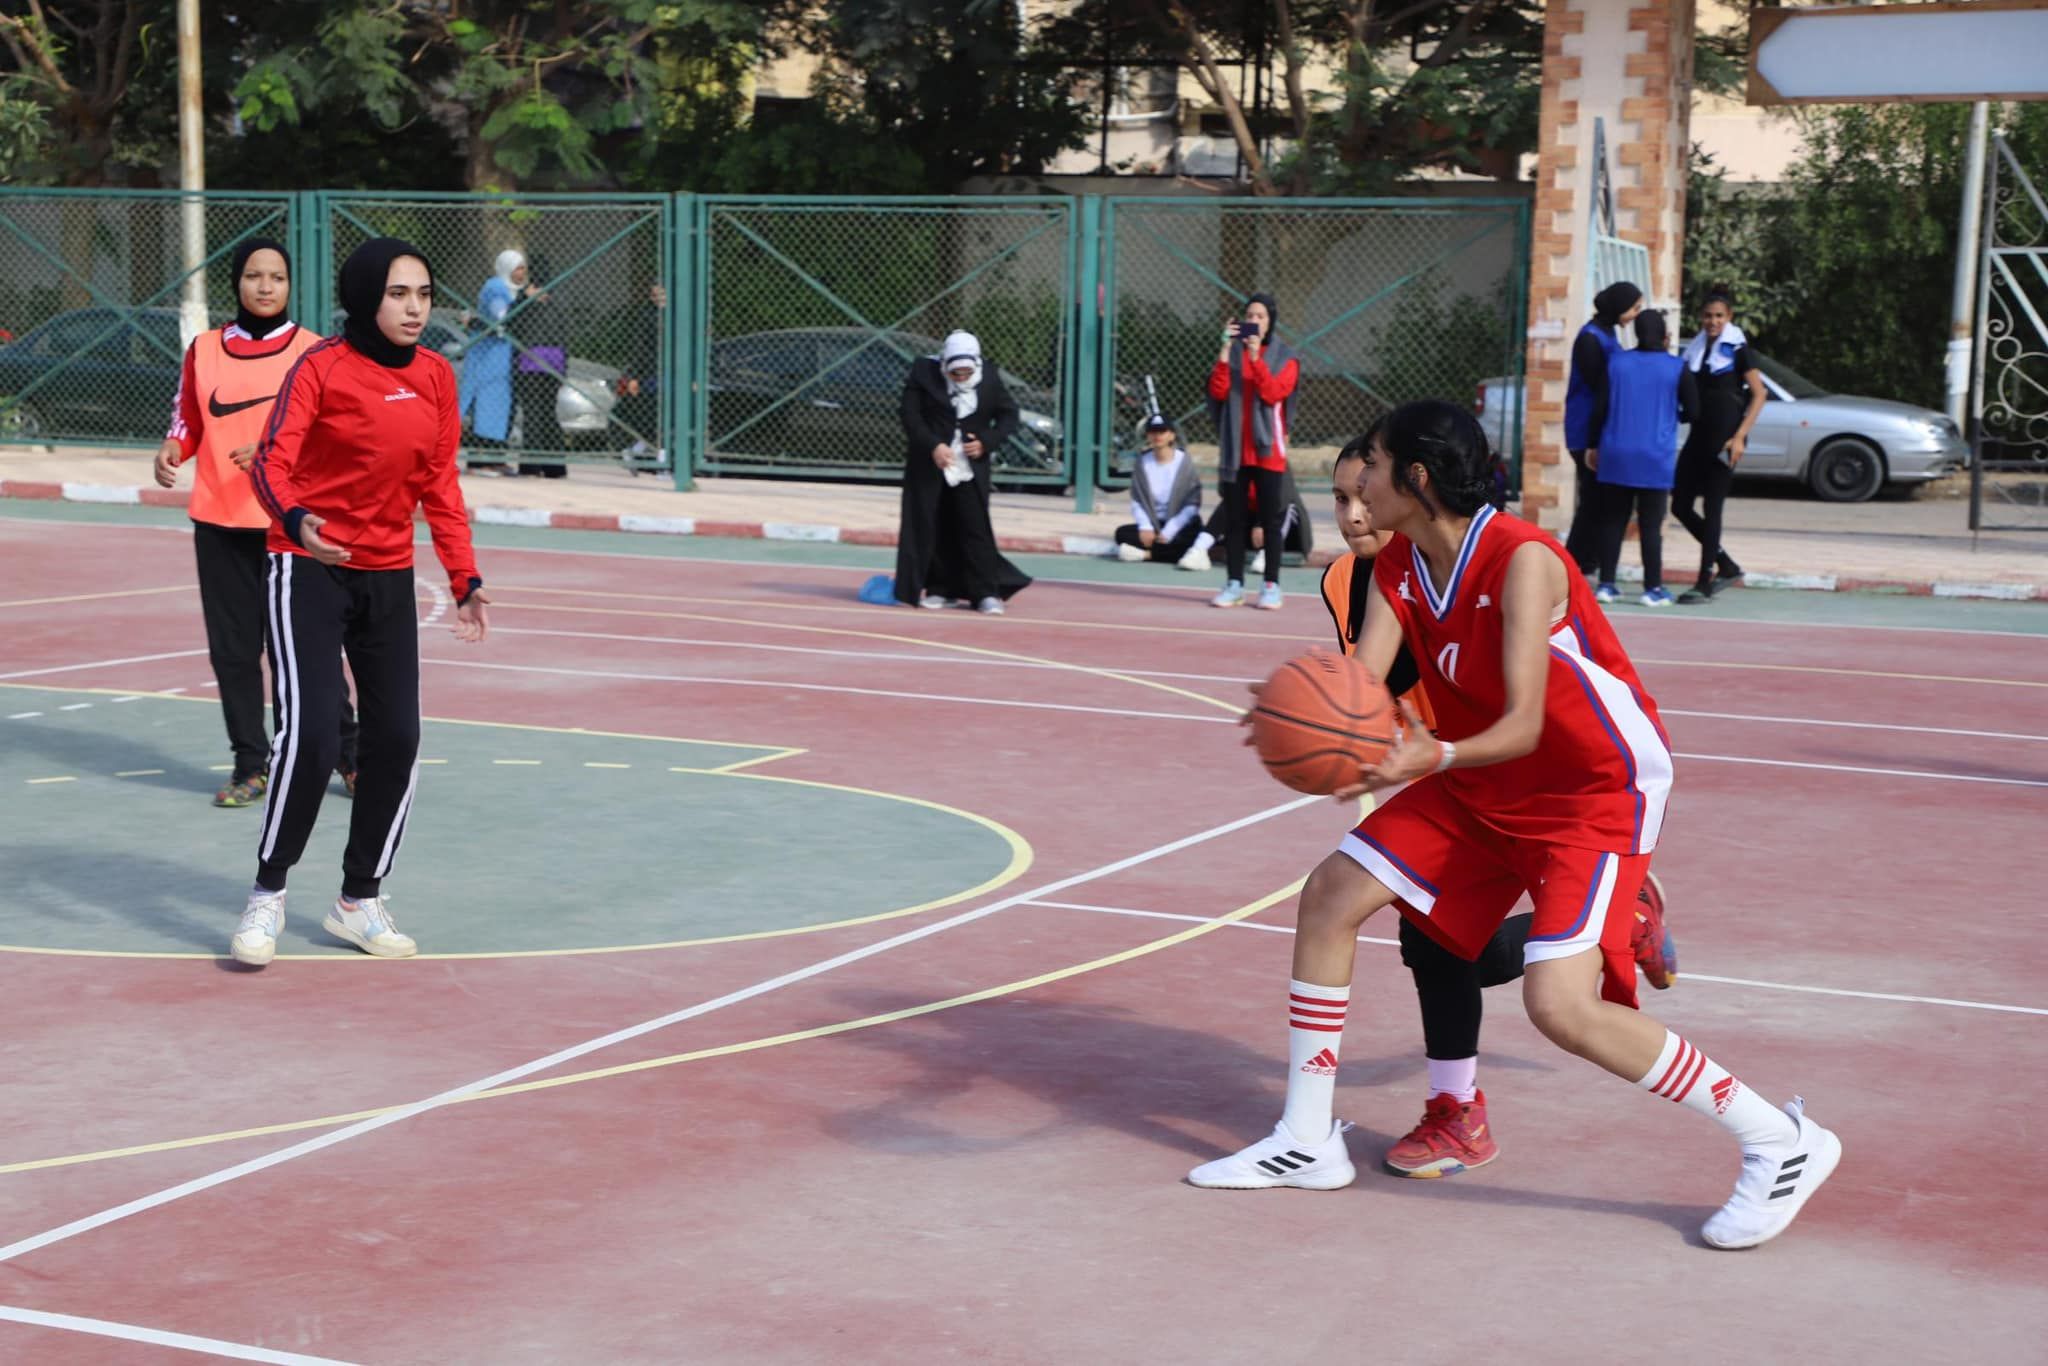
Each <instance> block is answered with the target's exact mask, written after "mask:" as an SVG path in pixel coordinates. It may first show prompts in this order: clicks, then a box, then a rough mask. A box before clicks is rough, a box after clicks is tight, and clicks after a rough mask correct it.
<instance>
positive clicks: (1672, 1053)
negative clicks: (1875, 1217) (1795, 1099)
mask: <svg viewBox="0 0 2048 1366" xmlns="http://www.w3.org/2000/svg"><path fill="white" fill-rule="evenodd" d="M1636 1085H1638V1086H1640V1087H1642V1088H1643V1089H1644V1090H1645V1091H1649V1092H1651V1093H1653V1094H1655V1095H1659V1096H1662V1097H1664V1099H1666V1100H1669V1101H1676V1102H1677V1103H1678V1104H1680V1105H1683V1106H1684V1107H1685V1108H1686V1109H1688V1110H1693V1111H1696V1112H1698V1113H1699V1114H1703V1115H1705V1116H1706V1117H1707V1118H1708V1119H1711V1120H1713V1121H1714V1122H1715V1123H1716V1124H1719V1125H1720V1126H1721V1127H1722V1128H1724V1129H1726V1130H1727V1131H1728V1132H1729V1133H1731V1134H1734V1135H1735V1137H1736V1138H1738V1139H1740V1140H1741V1141H1742V1146H1743V1147H1745V1148H1761V1147H1767V1146H1771V1145H1774V1144H1784V1143H1790V1142H1792V1141H1793V1140H1794V1139H1796V1138H1798V1137H1799V1130H1798V1126H1796V1125H1794V1124H1793V1123H1792V1121H1791V1120H1790V1119H1789V1118H1787V1117H1786V1115H1785V1112H1784V1111H1783V1110H1780V1109H1778V1108H1776V1107H1775V1106H1773V1105H1772V1104H1771V1103H1770V1102H1769V1101H1767V1100H1765V1099H1764V1098H1763V1097H1762V1096H1760V1095H1758V1094H1757V1093H1756V1092H1754V1091H1752V1090H1750V1089H1749V1088H1748V1087H1747V1086H1744V1085H1743V1084H1742V1083H1741V1082H1739V1081H1737V1080H1736V1079H1735V1074H1734V1073H1732V1072H1730V1071H1729V1070H1728V1069H1727V1068H1725V1067H1722V1066H1721V1065H1720V1064H1719V1063H1717V1062H1715V1061H1714V1060H1713V1059H1712V1058H1710V1057H1708V1056H1707V1055H1706V1054H1704V1053H1702V1052H1700V1050H1699V1049H1697V1048H1694V1047H1693V1046H1692V1045H1691V1044H1689V1043H1687V1042H1686V1041H1685V1040H1684V1039H1681V1038H1679V1037H1678V1035H1676V1034H1674V1033H1672V1032H1671V1031H1670V1030H1668V1029H1667V1030H1665V1031H1664V1050H1663V1051H1662V1052H1661V1053H1659V1054H1658V1055H1657V1061H1656V1062H1655V1063H1654V1064H1652V1065H1651V1067H1650V1070H1649V1071H1647V1072H1645V1073H1644V1074H1643V1079H1642V1080H1641V1081H1639V1082H1637V1083H1636Z"/></svg>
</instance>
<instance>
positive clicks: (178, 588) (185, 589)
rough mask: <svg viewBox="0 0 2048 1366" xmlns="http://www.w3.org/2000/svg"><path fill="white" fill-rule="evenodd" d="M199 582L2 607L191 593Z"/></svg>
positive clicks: (16, 601) (27, 601) (26, 601)
mask: <svg viewBox="0 0 2048 1366" xmlns="http://www.w3.org/2000/svg"><path fill="white" fill-rule="evenodd" d="M197 587H198V585H197V584H190V583H178V584H172V585H170V586H168V587H165V588H123V589H120V590H118V591H117V592H112V593H72V594H70V595H68V596H66V597H61V598H16V599H14V600H13V601H12V602H0V607H48V606H51V605H53V604H55V603H60V602H99V601H103V600H104V599H107V598H146V597H149V596H151V595H152V594H156V593H190V592H193V591H194V590H195V589H196V588H197Z"/></svg>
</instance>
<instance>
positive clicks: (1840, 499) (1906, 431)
mask: <svg viewBox="0 0 2048 1366" xmlns="http://www.w3.org/2000/svg"><path fill="white" fill-rule="evenodd" d="M1750 355H1751V356H1753V357H1754V358H1755V359H1756V364H1757V369H1758V370H1759V371H1760V372H1761V373H1762V374H1763V377H1764V392H1765V399H1764V410H1763V412H1762V413H1761V414H1759V415H1758V417H1757V420H1756V426H1755V427H1753V428H1751V430H1750V434H1749V443H1748V449H1747V450H1746V451H1745V452H1744V454H1743V457H1742V465H1741V473H1742V477H1743V478H1745V479H1781V480H1798V481H1799V482H1801V483H1803V484H1805V485H1806V486H1807V487H1808V488H1810V489H1812V490H1813V491H1814V493H1815V494H1817V495H1819V496H1820V497H1821V498H1823V499H1825V500H1826V501H1828V502H1830V503H1860V502H1863V501H1865V500H1867V499H1870V498H1874V497H1876V496H1877V494H1878V493H1879V492H1880V491H1881V490H1882V489H1884V487H1885V486H1886V485H1888V484H1890V485H1898V486H1911V485H1915V484H1924V483H1926V482H1928V481H1929V480H1932V479H1939V478H1941V477H1942V476H1943V475H1946V474H1952V473H1954V472H1955V471H1957V470H1960V469H1964V468H1967V467H1968V465H1969V463H1970V447H1969V443H1968V442H1966V441H1964V440H1963V435H1962V433H1961V431H1959V430H1958V429H1957V427H1956V424H1955V423H1953V422H1951V421H1949V419H1948V418H1947V416H1946V415H1944V414H1942V413H1937V412H1935V411H1934V410H1933V409H1931V408H1920V407H1916V406H1914V405H1913V404H1910V403H1896V402H1893V401H1892V400H1890V399H1883V398H1865V397H1862V396H1860V395H1855V394H1831V393H1829V392H1828V391H1827V390H1825V389H1823V388H1821V387H1820V386H1819V385H1818V384H1815V383H1814V382H1813V381H1811V380H1809V379H1807V378H1806V377H1805V376H1804V375H1801V374H1800V373H1799V372H1798V371H1796V370H1794V369H1792V368H1791V367H1790V366H1788V365H1785V364H1783V363H1781V362H1779V361H1775V360H1772V359H1771V358H1770V357H1769V356H1766V355H1763V354H1761V353H1759V352H1757V351H1756V350H1754V349H1752V350H1751V351H1750ZM1521 399H1522V394H1521V385H1520V382H1519V381H1514V380H1509V379H1506V378H1496V379H1489V380H1483V381H1481V383H1480V386H1479V397H1478V401H1477V403H1476V404H1475V410H1476V411H1477V412H1478V414H1479V419H1480V425H1481V426H1483V427H1485V429H1486V435H1487V439H1488V440H1490V441H1493V442H1494V443H1495V444H1496V446H1498V445H1499V443H1500V440H1501V437H1502V435H1503V434H1504V433H1505V431H1506V426H1507V420H1508V416H1509V414H1510V413H1511V412H1512V411H1513V409H1512V408H1511V407H1510V406H1509V405H1511V404H1516V403H1520V402H1521ZM1683 439H1684V433H1683V430H1681V432H1680V440H1681V441H1682V440H1683ZM1525 440H1526V437H1525Z"/></svg>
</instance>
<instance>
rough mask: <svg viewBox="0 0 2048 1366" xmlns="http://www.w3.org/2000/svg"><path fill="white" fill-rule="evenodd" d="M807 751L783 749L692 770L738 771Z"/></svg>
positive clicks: (674, 769) (675, 770) (677, 771)
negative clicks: (712, 766)
mask: <svg viewBox="0 0 2048 1366" xmlns="http://www.w3.org/2000/svg"><path fill="white" fill-rule="evenodd" d="M809 752H810V751H808V750H802V749H792V750H785V751H783V752H782V753H780V754H763V755H762V756H761V757H760V758H758V759H741V760H740V761H739V762H737V763H731V764H720V765H719V766H718V767H717V768H703V769H695V770H692V771H693V772H698V773H738V772H739V771H740V770H741V769H746V768H752V767H753V766H754V765H756V764H772V763H774V762H775V761H776V760H778V759H790V758H794V757H795V756H797V755H799V754H807V753H809ZM683 771H684V770H682V769H679V768H673V769H670V770H669V772H671V773H681V772H683Z"/></svg>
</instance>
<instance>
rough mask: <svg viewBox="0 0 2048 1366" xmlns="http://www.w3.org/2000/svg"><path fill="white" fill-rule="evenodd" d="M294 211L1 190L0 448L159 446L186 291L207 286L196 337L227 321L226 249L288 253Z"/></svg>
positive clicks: (179, 357) (147, 195)
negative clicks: (278, 244)
mask: <svg viewBox="0 0 2048 1366" xmlns="http://www.w3.org/2000/svg"><path fill="white" fill-rule="evenodd" d="M294 207H295V205H294V198H293V196H291V195H256V194H232V193H229V194H205V195H185V194H180V193H177V192H173V191H154V192H152V191H130V192H122V193H117V194H109V193H102V192H94V191H77V190H73V191H65V190H41V189H6V190H0V441H13V442H35V443H56V442H80V441H84V442H92V443H94V444H97V445H115V446H127V445H146V446H154V445H155V444H156V443H157V442H159V441H161V440H162V439H163V435H164V431H165V429H166V428H167V427H168V426H169V425H170V419H171V403H172V400H173V399H174V398H175V396H176V394H177V391H178V375H179V370H180V367H181V365H182V363H183V360H184V354H185V348H184V342H183V340H182V337H181V332H180V308H181V305H182V304H183V303H184V301H185V292H186V291H185V281H186V280H187V279H188V278H193V277H194V276H195V275H197V276H199V277H202V278H203V279H204V281H205V286H204V293H205V301H204V311H205V317H204V319H203V320H201V321H202V322H203V325H204V326H208V327H213V326H218V325H219V324H221V323H223V322H226V321H228V320H229V319H231V318H233V317H234V315H235V285H234V282H233V281H231V280H230V279H229V278H228V268H229V264H230V262H229V258H230V256H231V255H232V254H233V252H234V249H235V244H236V243H238V242H239V241H241V240H242V239H243V238H245V237H249V236H258V235H260V236H264V237H274V238H277V239H278V240H280V241H282V242H285V243H287V244H291V243H292V242H293V241H294V239H295V237H296V235H297V232H298V224H297V222H296V219H295V216H294ZM195 257H196V260H195V259H194V258H195ZM195 265H196V267H197V269H196V271H195V269H194V266H195Z"/></svg>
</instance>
